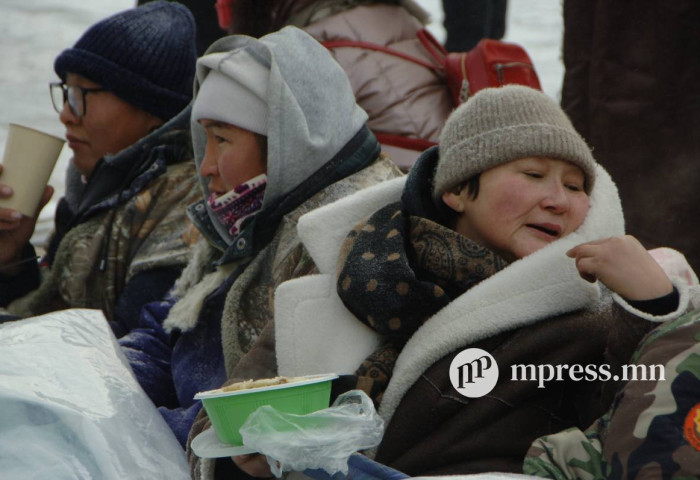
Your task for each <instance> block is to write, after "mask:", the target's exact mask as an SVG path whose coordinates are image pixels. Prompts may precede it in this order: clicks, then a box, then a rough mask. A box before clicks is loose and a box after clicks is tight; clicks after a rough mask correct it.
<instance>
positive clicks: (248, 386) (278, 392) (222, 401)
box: [194, 374, 338, 445]
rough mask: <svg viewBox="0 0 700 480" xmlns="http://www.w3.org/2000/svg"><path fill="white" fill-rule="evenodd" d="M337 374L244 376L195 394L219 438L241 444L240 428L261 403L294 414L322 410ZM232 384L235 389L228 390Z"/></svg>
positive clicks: (327, 400) (228, 442)
mask: <svg viewBox="0 0 700 480" xmlns="http://www.w3.org/2000/svg"><path fill="white" fill-rule="evenodd" d="M336 378H338V376H337V375H334V374H327V375H313V376H306V377H275V378H268V379H262V380H246V381H244V382H239V384H240V385H236V384H232V385H229V386H227V387H224V388H220V389H217V390H209V391H207V392H200V393H198V394H197V395H195V396H194V398H195V399H197V400H202V404H203V405H204V408H205V410H206V411H207V414H208V415H209V420H211V423H212V426H213V427H214V431H215V432H216V436H217V437H218V439H219V440H220V441H221V442H223V443H227V444H230V445H243V439H242V438H241V434H240V432H239V429H240V428H241V426H242V425H243V424H244V423H245V421H246V420H247V419H248V416H249V415H250V414H251V413H253V412H254V411H255V410H257V409H258V408H260V407H261V406H263V405H270V406H271V407H273V408H275V409H277V410H279V411H281V412H286V413H294V414H297V415H306V414H307V413H312V412H315V411H317V410H322V409H324V408H327V407H328V404H329V402H330V394H331V381H332V380H334V379H336ZM256 382H257V383H256ZM263 384H265V386H262V385H263ZM256 385H257V386H256ZM231 387H234V388H235V389H234V390H230V388H231ZM241 387H242V388H241ZM225 389H229V390H225Z"/></svg>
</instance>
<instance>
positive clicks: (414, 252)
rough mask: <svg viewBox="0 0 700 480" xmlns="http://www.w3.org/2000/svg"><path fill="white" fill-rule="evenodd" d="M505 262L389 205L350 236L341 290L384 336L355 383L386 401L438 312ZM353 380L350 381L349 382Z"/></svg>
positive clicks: (340, 277) (342, 261)
mask: <svg viewBox="0 0 700 480" xmlns="http://www.w3.org/2000/svg"><path fill="white" fill-rule="evenodd" d="M506 265H507V262H506V261H505V260H503V259H502V258H500V257H499V256H498V255H496V254H495V253H493V252H492V251H490V250H488V249H486V248H484V247H482V246H480V245H478V244H477V243H475V242H473V241H472V240H470V239H468V238H467V237H464V236H463V235H460V234H458V233H457V232H455V231H454V230H452V229H450V228H447V227H445V226H443V225H440V224H439V223H436V222H433V221H432V220H428V219H427V218H423V217H419V216H414V215H407V214H406V213H405V212H404V211H402V209H401V203H400V202H397V203H393V204H390V205H388V206H386V207H384V208H382V209H380V210H379V211H377V212H376V213H375V214H373V215H372V216H371V217H370V218H369V219H368V220H367V221H365V222H362V223H360V224H359V225H357V226H356V227H355V228H354V229H353V230H352V231H351V232H350V233H349V234H348V238H347V240H346V242H345V244H344V245H343V249H342V251H341V258H340V261H339V268H340V273H339V275H338V284H337V288H338V294H339V296H340V298H341V299H342V300H343V303H344V304H345V306H346V307H347V308H348V309H349V310H350V311H351V312H352V313H353V314H354V315H355V316H356V317H357V318H358V319H359V320H360V321H362V322H363V323H365V324H366V325H367V326H369V327H370V328H372V329H374V330H376V331H377V332H379V333H380V334H382V335H384V336H386V339H387V341H386V343H385V344H384V345H382V346H381V347H380V348H379V349H378V350H377V351H375V352H374V353H373V354H372V355H371V356H370V357H368V358H367V359H366V360H365V361H364V362H363V364H362V365H361V366H360V368H359V369H358V370H357V372H356V375H357V377H358V378H357V379H356V382H357V383H356V385H354V387H356V388H362V389H364V390H365V391H366V392H367V393H368V394H369V395H370V396H371V397H372V399H373V400H374V401H375V403H377V404H379V403H381V395H382V392H383V390H384V388H385V387H386V385H387V383H388V382H389V379H390V378H391V372H392V370H393V367H394V363H395V362H396V358H397V357H398V355H399V353H400V351H401V348H402V347H403V345H404V344H405V343H406V341H408V339H409V338H410V337H411V335H413V333H414V332H415V331H416V330H417V329H418V328H419V327H420V326H421V325H422V324H423V323H424V322H425V321H426V320H427V319H429V318H430V317H432V316H433V315H434V314H435V313H436V312H437V311H438V310H440V309H442V308H443V307H445V306H446V305H447V304H448V303H450V302H451V301H452V300H454V299H455V298H456V297H458V296H459V295H461V294H462V293H464V292H466V291H467V290H469V289H470V288H471V287H473V286H474V285H476V284H477V283H479V282H481V281H482V280H484V279H486V278H488V277H490V276H491V275H493V274H494V273H496V272H498V271H500V270H502V269H503V268H504V267H505V266H506ZM346 381H347V380H346Z"/></svg>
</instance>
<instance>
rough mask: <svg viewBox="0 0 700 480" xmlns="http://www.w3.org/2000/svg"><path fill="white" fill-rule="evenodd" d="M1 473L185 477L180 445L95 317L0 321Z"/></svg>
mask: <svg viewBox="0 0 700 480" xmlns="http://www.w3.org/2000/svg"><path fill="white" fill-rule="evenodd" d="M0 472H2V473H1V474H0V476H2V478H21V479H46V478H51V479H76V478H80V479H93V478H94V479H117V478H118V479H124V478H129V479H141V478H143V479H146V478H148V479H187V478H189V473H188V467H187V461H186V458H185V454H184V451H183V450H182V447H181V446H180V444H179V443H178V442H177V440H176V438H175V436H174V435H173V433H172V432H171V430H170V428H169V427H168V425H167V424H166V423H165V421H164V420H163V418H162V417H161V415H160V413H159V412H158V410H156V408H155V407H154V405H153V403H152V402H151V401H150V399H149V398H148V396H147V395H146V394H145V393H144V391H143V390H142V389H141V387H140V386H139V385H138V382H137V381H136V379H135V378H134V376H133V374H132V373H131V370H130V368H129V366H128V364H127V362H126V359H125V358H124V357H123V355H122V353H121V351H120V349H119V345H118V343H117V342H116V339H115V338H114V335H113V334H112V331H111V329H110V327H109V325H108V323H107V321H106V320H105V318H104V316H103V314H102V313H101V312H100V311H97V310H64V311H61V312H55V313H51V314H48V315H44V316H41V317H35V318H29V319H24V320H19V321H16V322H10V323H4V324H2V325H0Z"/></svg>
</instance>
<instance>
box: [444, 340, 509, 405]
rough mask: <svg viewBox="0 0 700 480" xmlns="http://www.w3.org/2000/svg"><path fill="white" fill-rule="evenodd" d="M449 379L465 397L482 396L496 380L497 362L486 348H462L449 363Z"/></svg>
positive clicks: (494, 384)
mask: <svg viewBox="0 0 700 480" xmlns="http://www.w3.org/2000/svg"><path fill="white" fill-rule="evenodd" d="M450 381H451V382H452V386H453V387H455V390H457V391H458V392H459V393H460V394H461V395H464V396H465V397H469V398H479V397H483V396H484V395H486V394H487V393H489V392H490V391H491V390H493V387H495V386H496V383H497V382H498V364H497V363H496V360H495V359H494V358H493V357H492V356H491V354H490V353H489V352H487V351H486V350H482V349H480V348H468V349H466V350H462V351H461V352H459V353H458V354H457V356H456V357H455V358H454V360H452V363H451V364H450Z"/></svg>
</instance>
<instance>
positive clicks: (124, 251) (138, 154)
mask: <svg viewBox="0 0 700 480" xmlns="http://www.w3.org/2000/svg"><path fill="white" fill-rule="evenodd" d="M187 117H189V110H185V111H183V113H182V114H181V115H179V116H178V117H175V118H174V119H173V120H171V122H169V123H168V124H166V125H164V126H163V127H161V128H160V129H158V130H157V131H155V132H153V133H152V134H151V135H149V136H147V137H145V138H144V139H142V140H140V141H139V142H137V143H136V144H134V145H133V146H131V147H129V148H127V149H126V150H124V151H122V152H121V153H120V154H118V155H116V156H114V157H112V158H111V159H106V160H105V161H104V165H103V166H102V172H100V173H101V177H100V178H98V180H99V181H101V182H103V183H104V184H106V185H105V186H103V187H102V188H101V190H102V191H101V192H98V193H97V194H94V195H93V197H96V198H95V200H94V201H89V202H88V201H86V197H89V195H88V194H87V193H86V194H84V195H83V198H82V200H83V204H81V205H80V207H79V210H78V213H77V214H76V215H75V216H74V218H73V219H72V222H71V223H70V225H69V227H68V228H64V229H63V230H64V231H62V232H60V233H54V239H53V240H52V243H53V244H54V245H56V247H55V248H53V249H51V248H50V250H49V256H50V257H51V261H50V263H48V264H47V263H46V262H44V263H43V264H42V268H41V270H42V271H41V277H42V278H41V283H40V285H39V287H38V288H37V289H35V290H33V291H31V292H29V293H28V294H26V295H24V296H23V297H21V298H18V299H16V300H15V301H13V302H12V303H11V304H10V305H9V306H8V307H7V310H8V311H9V312H10V313H12V314H14V315H19V316H23V317H26V316H32V315H40V314H43V313H47V312H51V311H55V310H59V309H64V308H96V309H101V310H102V311H103V312H104V313H105V316H106V317H107V319H108V320H110V321H114V320H115V316H118V314H115V310H116V309H117V308H118V304H119V302H122V303H123V302H124V301H125V299H123V298H121V296H122V294H123V293H124V291H125V289H126V287H127V285H128V284H129V282H130V281H131V280H132V279H133V278H134V277H135V276H137V275H139V274H142V273H145V272H151V271H154V270H156V269H168V268H174V269H177V270H180V269H182V267H184V265H185V264H186V263H187V260H188V258H189V251H190V245H191V244H193V243H194V241H195V240H196V238H193V237H189V236H188V235H190V234H191V232H192V231H193V229H191V228H190V227H191V223H190V222H189V220H188V218H187V216H186V213H185V207H186V206H187V205H188V204H191V203H193V202H195V201H197V200H198V199H199V198H200V197H201V193H200V190H199V186H198V184H197V176H196V173H195V167H194V162H193V161H192V160H191V159H192V152H191V146H190V144H191V142H190V139H189V130H188V129H187V128H186V126H187ZM125 164H126V165H128V167H129V170H130V172H129V173H131V172H133V171H135V172H136V173H135V174H132V176H131V177H130V178H129V177H128V174H127V179H126V180H127V184H126V185H122V186H117V187H116V188H115V187H114V185H115V182H114V180H113V179H112V178H108V177H115V176H117V175H118V174H119V172H123V165H125ZM123 175H124V174H123V173H122V178H119V179H118V182H117V185H118V184H119V183H122V182H123ZM91 181H92V180H91ZM110 183H111V185H110ZM97 190H99V189H97ZM86 192H87V191H86ZM90 200H91V199H90ZM57 225H58V222H57ZM60 227H61V226H60V225H59V226H58V228H59V230H60V229H61V228H60ZM61 233H62V234H61ZM195 237H196V235H195ZM54 252H55V254H54ZM172 277H173V278H171V279H170V280H169V282H168V285H164V286H158V285H153V284H152V283H151V284H149V285H147V288H148V289H150V290H152V291H156V290H158V291H161V290H162V291H167V290H168V289H169V288H170V286H171V285H172V281H174V278H176V277H177V274H175V275H173V276H172ZM143 293H144V292H139V295H137V296H139V298H143V296H142V295H143ZM160 295H161V294H159V296H160ZM128 310H129V311H135V312H138V310H139V306H138V305H137V306H133V305H131V306H129V308H128Z"/></svg>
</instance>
